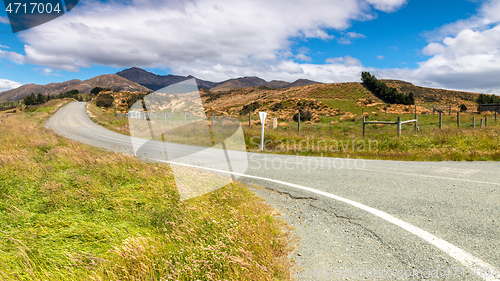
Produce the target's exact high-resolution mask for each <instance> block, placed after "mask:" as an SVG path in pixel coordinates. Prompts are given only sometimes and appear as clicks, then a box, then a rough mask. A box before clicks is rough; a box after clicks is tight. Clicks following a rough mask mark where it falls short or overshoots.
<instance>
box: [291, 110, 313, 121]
mask: <svg viewBox="0 0 500 281" xmlns="http://www.w3.org/2000/svg"><path fill="white" fill-rule="evenodd" d="M299 112H300V121H311V119H312V117H313V116H312V112H311V111H309V110H307V111H305V110H302V109H300V110H299ZM293 121H295V122H298V121H299V113H298V112H297V113H295V114H294V115H293Z"/></svg>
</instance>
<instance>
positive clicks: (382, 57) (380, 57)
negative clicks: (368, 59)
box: [377, 55, 385, 60]
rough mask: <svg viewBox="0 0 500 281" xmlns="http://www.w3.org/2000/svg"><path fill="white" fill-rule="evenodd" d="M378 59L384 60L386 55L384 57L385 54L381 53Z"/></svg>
mask: <svg viewBox="0 0 500 281" xmlns="http://www.w3.org/2000/svg"><path fill="white" fill-rule="evenodd" d="M377 59H378V60H383V59H385V57H384V56H382V55H379V56H377Z"/></svg>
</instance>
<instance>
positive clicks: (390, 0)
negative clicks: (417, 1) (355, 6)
mask: <svg viewBox="0 0 500 281" xmlns="http://www.w3.org/2000/svg"><path fill="white" fill-rule="evenodd" d="M367 2H368V3H370V4H371V5H373V6H374V7H375V8H376V9H377V10H381V11H384V12H394V11H395V10H397V9H399V8H400V7H401V6H403V5H404V4H406V2H407V0H367Z"/></svg>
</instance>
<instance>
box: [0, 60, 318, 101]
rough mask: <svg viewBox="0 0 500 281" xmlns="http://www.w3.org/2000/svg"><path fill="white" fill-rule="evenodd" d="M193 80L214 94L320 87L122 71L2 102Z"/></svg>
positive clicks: (7, 96) (39, 88)
mask: <svg viewBox="0 0 500 281" xmlns="http://www.w3.org/2000/svg"><path fill="white" fill-rule="evenodd" d="M193 78H194V79H196V82H197V84H198V87H200V88H207V89H209V90H210V91H212V92H224V91H229V90H232V89H236V88H244V87H260V86H263V87H270V88H290V87H295V86H307V85H312V84H317V83H318V82H315V81H311V80H307V79H299V80H297V81H295V82H293V83H289V82H286V81H278V80H273V81H271V82H267V81H266V80H264V79H261V78H259V77H240V78H234V79H229V80H226V81H222V82H212V81H205V80H201V79H198V78H196V77H194V76H191V75H188V76H179V75H172V74H169V75H157V74H154V73H151V72H148V71H146V70H144V69H141V68H138V67H132V68H128V69H125V70H122V71H120V72H118V73H116V74H106V75H100V76H96V77H94V78H91V79H88V80H85V81H81V80H78V79H73V80H69V81H65V82H61V83H50V84H47V85H36V84H26V85H23V86H21V87H19V88H16V89H12V90H8V91H4V92H1V93H0V101H9V100H22V99H23V98H24V97H26V96H28V95H30V94H32V93H34V94H38V93H42V94H46V95H57V94H60V93H64V92H68V91H71V90H75V89H76V90H78V91H79V92H81V93H88V92H90V90H92V88H94V87H101V88H110V89H112V90H115V91H130V92H135V91H139V92H151V91H156V90H158V89H161V88H163V87H166V86H169V85H172V84H175V83H179V82H182V81H185V80H188V79H193Z"/></svg>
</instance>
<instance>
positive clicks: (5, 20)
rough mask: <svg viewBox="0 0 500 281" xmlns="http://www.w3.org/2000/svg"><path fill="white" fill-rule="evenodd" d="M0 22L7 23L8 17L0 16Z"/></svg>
mask: <svg viewBox="0 0 500 281" xmlns="http://www.w3.org/2000/svg"><path fill="white" fill-rule="evenodd" d="M0 23H4V24H9V18H7V17H1V16H0Z"/></svg>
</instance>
